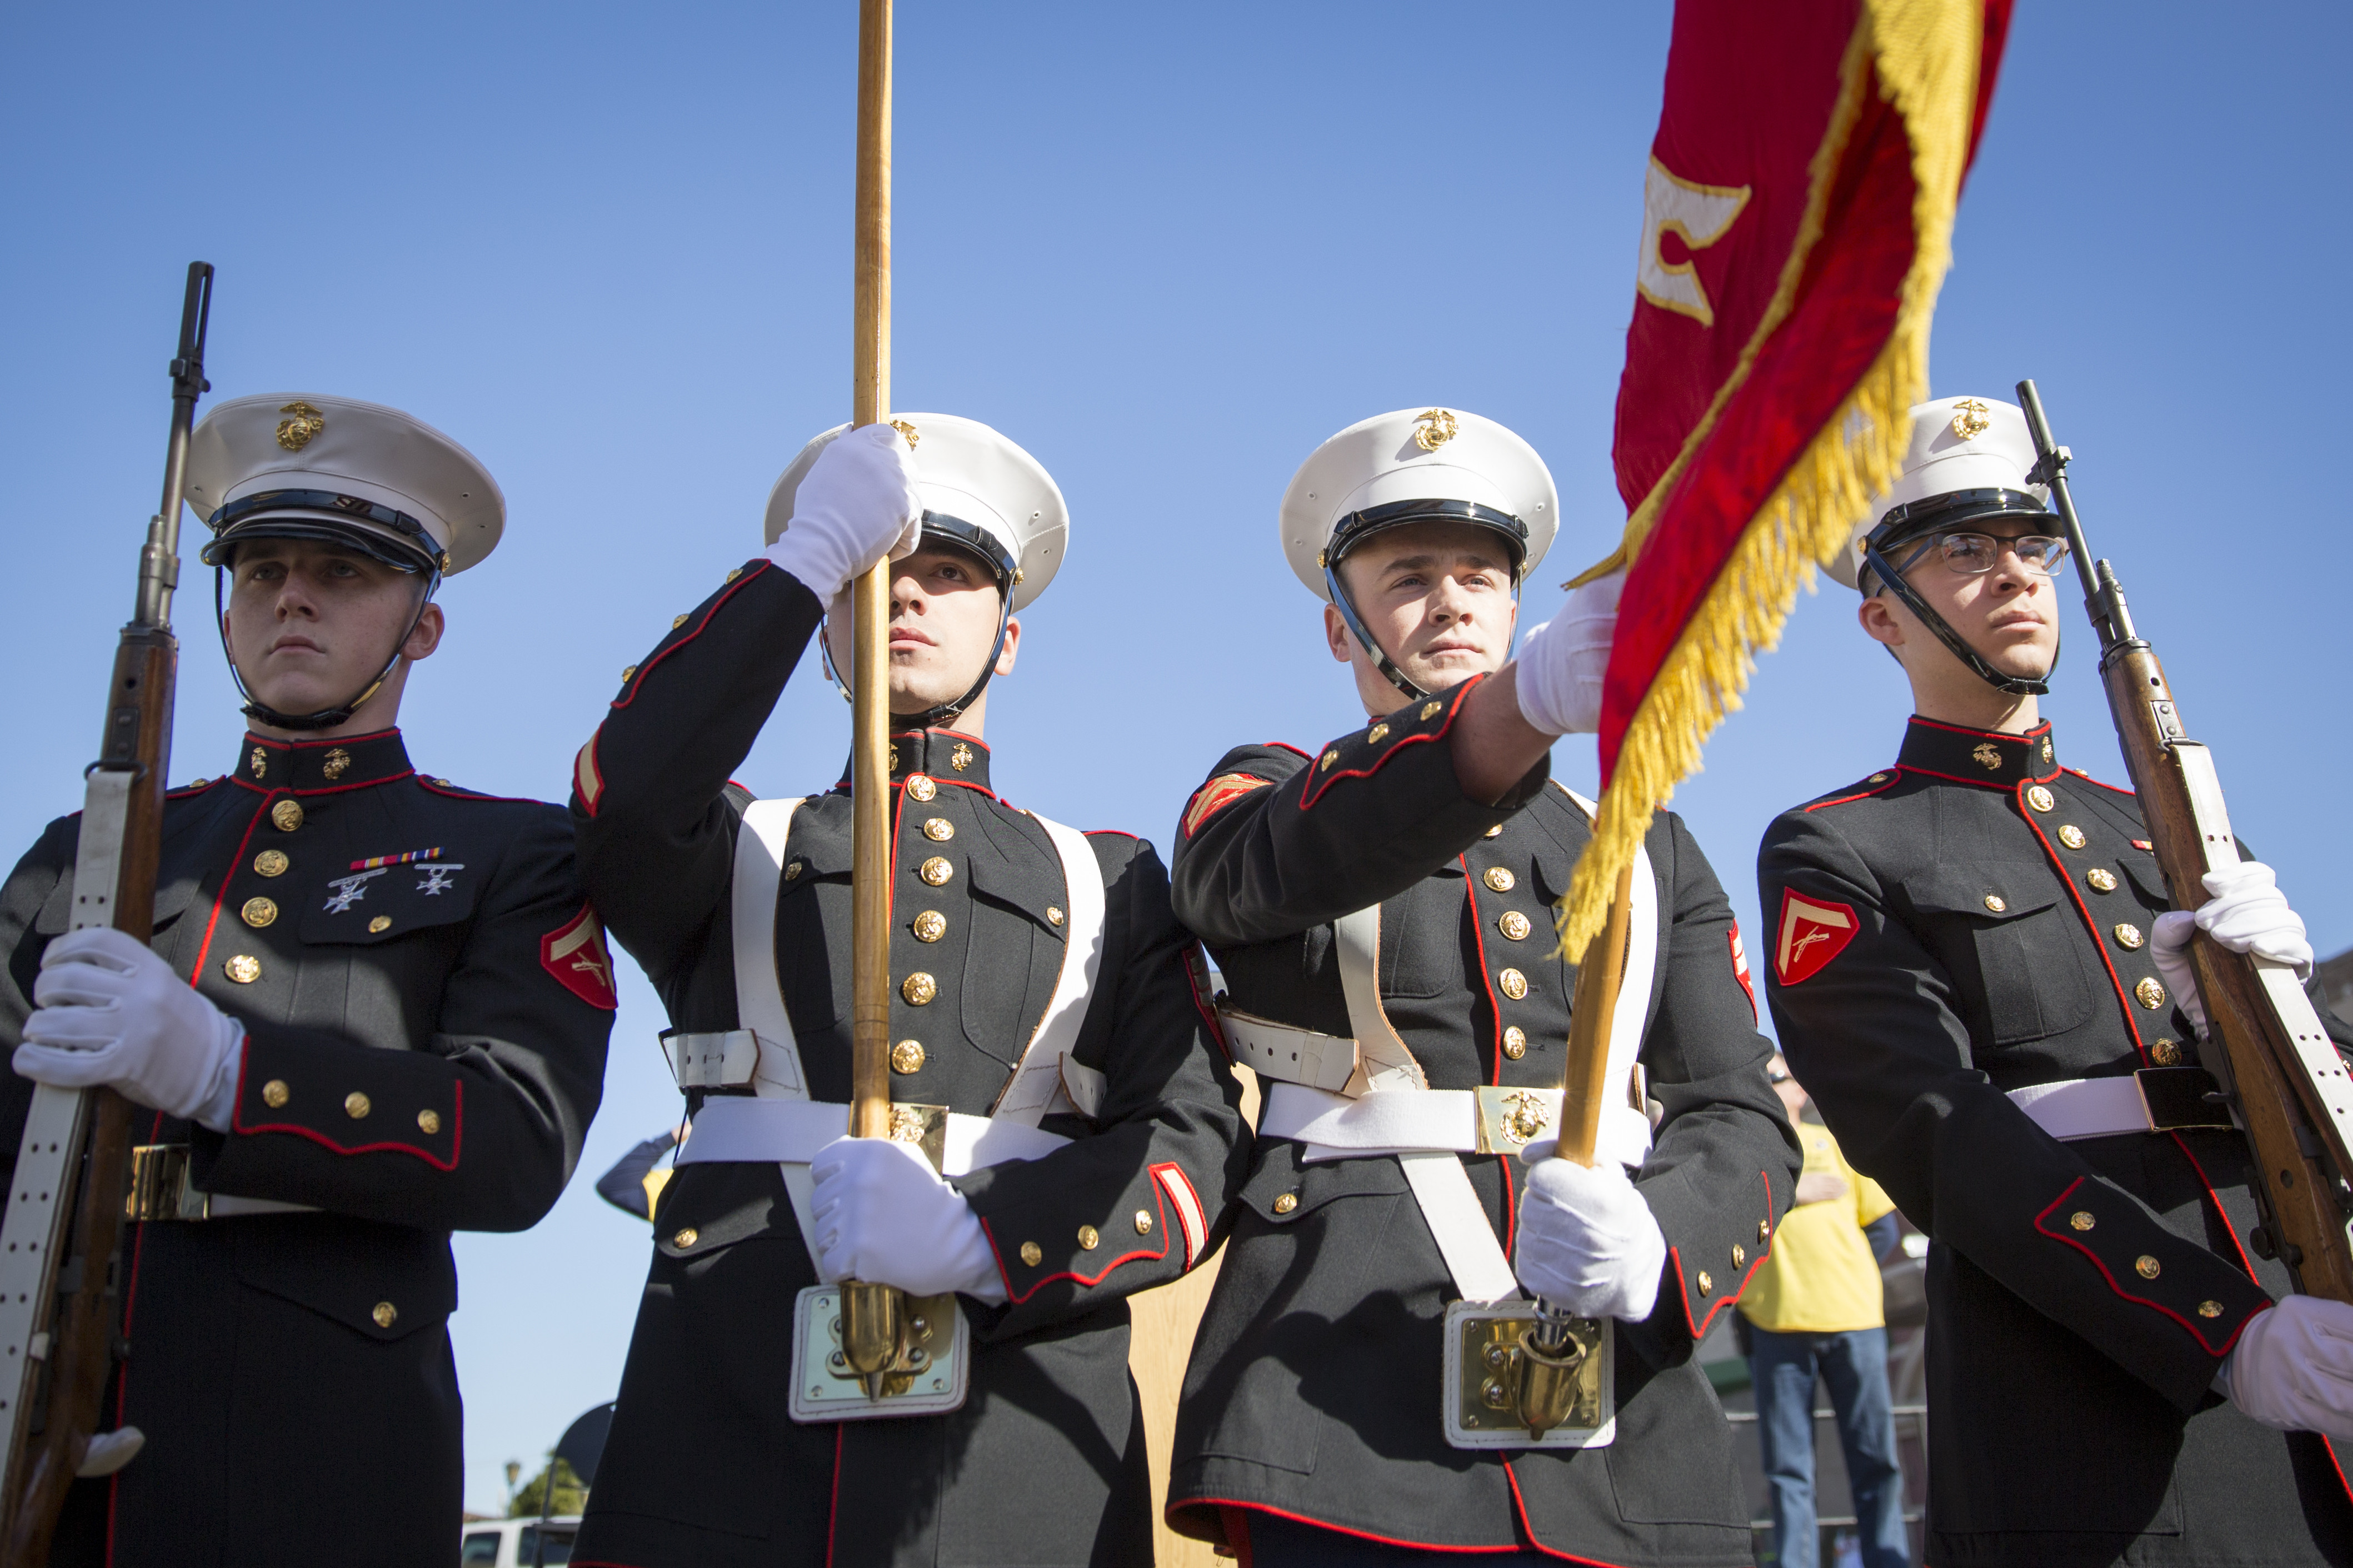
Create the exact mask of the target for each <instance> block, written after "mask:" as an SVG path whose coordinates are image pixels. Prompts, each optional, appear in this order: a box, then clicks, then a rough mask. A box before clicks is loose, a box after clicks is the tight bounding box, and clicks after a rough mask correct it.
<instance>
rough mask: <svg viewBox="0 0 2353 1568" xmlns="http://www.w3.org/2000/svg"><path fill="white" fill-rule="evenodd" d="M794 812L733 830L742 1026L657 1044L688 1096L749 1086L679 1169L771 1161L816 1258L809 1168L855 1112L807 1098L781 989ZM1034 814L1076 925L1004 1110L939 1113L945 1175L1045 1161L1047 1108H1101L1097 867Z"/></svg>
mask: <svg viewBox="0 0 2353 1568" xmlns="http://www.w3.org/2000/svg"><path fill="white" fill-rule="evenodd" d="M800 804H801V803H800V802H799V801H798V800H797V799H795V800H761V801H754V802H753V803H752V805H750V806H749V807H747V808H746V809H745V811H744V821H743V824H742V826H741V828H740V829H739V830H738V832H737V834H736V838H735V866H734V876H733V888H732V889H731V911H732V913H733V924H734V937H735V940H734V959H735V1016H736V1022H737V1023H738V1024H739V1025H740V1026H741V1027H739V1028H734V1029H730V1030H726V1031H724V1032H717V1033H704V1034H672V1035H669V1036H666V1037H664V1038H663V1040H662V1050H663V1053H664V1054H665V1055H666V1056H668V1057H669V1058H670V1071H671V1072H672V1074H673V1075H674V1076H675V1077H676V1078H677V1079H678V1085H679V1087H680V1088H681V1089H731V1088H742V1087H746V1086H748V1087H749V1088H750V1089H751V1090H752V1095H751V1096H750V1097H745V1096H743V1095H713V1096H712V1097H711V1098H709V1099H707V1100H704V1101H703V1104H702V1110H700V1111H699V1112H697V1113H696V1115H695V1118H694V1125H693V1128H692V1129H691V1132H690V1133H689V1135H688V1137H687V1140H686V1142H684V1143H682V1144H681V1145H680V1147H679V1152H678V1158H677V1163H679V1164H681V1165H703V1164H718V1163H765V1162H768V1161H774V1162H776V1164H777V1165H779V1166H780V1167H781V1168H782V1170H783V1173H784V1178H785V1190H786V1193H787V1194H790V1196H791V1198H792V1203H793V1216H794V1218H795V1219H797V1220H798V1221H799V1222H800V1230H801V1239H802V1241H803V1242H804V1244H806V1245H807V1247H808V1248H809V1258H810V1261H811V1262H812V1263H814V1262H815V1261H816V1258H817V1222H816V1217H815V1215H814V1214H813V1213H812V1211H811V1208H810V1202H809V1199H810V1192H811V1189H812V1183H811V1181H810V1178H809V1161H810V1160H811V1159H813V1158H814V1157H815V1156H816V1154H817V1152H818V1150H819V1149H822V1148H824V1147H825V1146H826V1145H827V1144H828V1143H830V1142H833V1141H834V1140H835V1139H837V1138H839V1137H842V1136H844V1135H845V1134H846V1133H847V1132H848V1131H849V1107H848V1106H847V1105H837V1104H834V1103H831V1102H829V1101H826V1100H811V1099H809V1097H808V1079H807V1075H806V1074H805V1073H804V1072H803V1071H802V1070H801V1058H800V1046H799V1043H798V1041H797V1039H796V1038H795V1037H794V1034H793V1022H792V1017H791V1016H790V1014H788V1013H787V1012H786V1008H785V997H784V992H783V991H782V989H781V988H780V987H779V986H778V984H777V982H776V893H777V889H778V887H779V886H780V880H781V877H782V874H783V868H784V863H785V844H786V838H787V837H788V836H789V834H790V832H791V829H792V819H793V813H794V811H795V810H796V809H797V807H798V806H799V805H800ZM1031 816H1032V818H1033V819H1034V820H1035V821H1036V822H1037V824H1038V826H1040V827H1042V828H1044V829H1045V830H1046V836H1047V837H1048V838H1049V839H1050V840H1051V841H1052V843H1053V846H1054V852H1055V855H1056V857H1057V858H1059V859H1060V861H1061V864H1062V880H1063V882H1064V884H1065V886H1064V890H1063V898H1064V899H1065V900H1066V908H1067V909H1068V910H1069V921H1068V923H1067V924H1066V925H1065V926H1064V927H1063V930H1064V931H1065V933H1066V936H1065V942H1066V945H1065V946H1064V948H1063V951H1062V964H1061V970H1060V974H1059V975H1058V976H1057V977H1056V980H1055V984H1054V994H1053V996H1052V998H1051V999H1050V1000H1049V1001H1048V1003H1047V1004H1046V1011H1045V1013H1044V1014H1043V1015H1042V1016H1040V1017H1039V1021H1038V1027H1037V1029H1036V1031H1035V1032H1034V1033H1033V1034H1032V1035H1031V1036H1030V1037H1029V1046H1028V1047H1027V1048H1026V1049H1025V1050H1024V1051H1023V1052H1022V1056H1021V1059H1020V1061H1019V1062H1018V1063H1017V1064H1015V1066H1014V1069H1013V1074H1012V1076H1011V1077H1010V1078H1008V1079H1007V1080H1006V1085H1005V1088H1004V1089H1003V1091H1002V1092H1001V1093H999V1095H998V1096H997V1106H996V1109H995V1110H993V1111H991V1113H990V1114H988V1115H987V1116H968V1115H965V1113H964V1112H962V1111H949V1112H946V1113H944V1115H938V1116H935V1117H934V1121H936V1122H937V1123H938V1124H939V1127H938V1131H939V1135H940V1137H939V1144H938V1146H937V1147H936V1148H935V1149H934V1154H935V1156H936V1158H937V1161H938V1163H939V1168H940V1172H941V1173H942V1174H943V1175H949V1176H961V1175H965V1174H967V1173H970V1172H973V1171H977V1170H982V1169H985V1168H986V1167H987V1166H990V1165H997V1164H1003V1163H1006V1162H1008V1161H1011V1160H1035V1159H1038V1158H1039V1157H1041V1156H1043V1155H1045V1154H1049V1153H1051V1152H1053V1151H1054V1150H1056V1149H1059V1148H1060V1147H1061V1146H1062V1145H1063V1144H1065V1143H1068V1142H1070V1140H1069V1139H1067V1138H1064V1137H1062V1136H1060V1134H1058V1133H1053V1132H1048V1131H1044V1130H1042V1129H1041V1128H1039V1125H1038V1123H1039V1120H1040V1119H1041V1118H1043V1117H1044V1116H1045V1115H1046V1114H1047V1112H1049V1111H1050V1110H1076V1111H1078V1112H1081V1113H1082V1114H1084V1115H1087V1116H1090V1117H1092V1116H1093V1115H1095V1114H1096V1113H1097V1112H1098V1111H1099V1110H1101V1108H1102V1104H1103V1087H1104V1085H1103V1074H1102V1073H1101V1072H1098V1071H1096V1070H1095V1069H1094V1068H1090V1067H1088V1066H1086V1065H1085V1064H1084V1063H1082V1062H1081V1061H1079V1060H1078V1059H1077V1058H1075V1057H1073V1056H1072V1055H1071V1051H1072V1049H1073V1048H1074V1047H1076V1046H1077V1045H1078V1040H1079V1028H1080V1026H1081V1025H1082V1024H1083V1023H1085V1021H1086V1016H1087V1004H1088V1002H1089V1000H1090V999H1091V998H1092V995H1093V993H1094V986H1095V981H1096V977H1097V974H1098V972H1099V971H1100V970H1101V968H1102V965H1103V873H1102V869H1101V867H1100V865H1099V864H1098V862H1097V861H1096V859H1095V855H1094V849H1093V847H1092V846H1090V845H1089V844H1088V843H1087V839H1086V835H1084V834H1083V833H1081V832H1079V831H1078V830H1077V829H1075V828H1070V827H1065V826H1062V825H1061V824H1060V823H1059V822H1049V821H1048V820H1047V819H1046V818H1044V817H1042V816H1037V815H1036V814H1035V813H1032V814H1031ZM895 1120H896V1119H895V1118H894V1121H895Z"/></svg>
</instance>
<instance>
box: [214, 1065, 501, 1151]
mask: <svg viewBox="0 0 2353 1568" xmlns="http://www.w3.org/2000/svg"><path fill="white" fill-rule="evenodd" d="M250 1048H251V1042H250V1041H249V1040H248V1049H250ZM449 1091H450V1094H451V1096H452V1104H451V1108H450V1111H449V1158H448V1159H447V1160H446V1161H445V1160H438V1159H436V1158H434V1156H433V1155H432V1154H430V1153H428V1152H427V1151H425V1150H423V1149H419V1148H418V1147H417V1145H416V1144H414V1143H358V1144H354V1145H353V1146H352V1147H350V1148H345V1147H344V1146H343V1144H341V1143H338V1142H335V1141H334V1140H333V1139H332V1138H330V1137H328V1136H327V1135H326V1134H325V1133H323V1132H321V1131H318V1130H317V1129H315V1128H310V1127H303V1126H301V1125H299V1124H297V1123H295V1122H291V1121H284V1122H280V1121H264V1122H259V1123H256V1124H255V1125H254V1126H251V1127H248V1126H247V1125H246V1124H245V1106H244V1104H243V1102H242V1099H241V1098H240V1100H239V1103H238V1105H237V1112H236V1114H235V1115H234V1116H233V1117H231V1118H230V1120H229V1131H232V1132H238V1133H243V1134H246V1135H248V1136H250V1135H252V1134H254V1133H259V1132H291V1133H293V1134H294V1135H295V1136H296V1137H298V1138H308V1139H309V1140H310V1141H311V1142H313V1143H316V1144H318V1145H319V1146H320V1147H321V1148H322V1149H325V1150H327V1151H328V1152H331V1153H335V1154H414V1155H416V1156H417V1158H418V1159H420V1160H422V1161H424V1162H425V1163H427V1164H428V1165H430V1166H432V1167H433V1168H434V1169H435V1170H437V1171H454V1170H456V1169H457V1168H458V1154H459V1151H460V1150H461V1149H463V1148H464V1147H465V1142H466V1080H465V1079H458V1080H457V1081H456V1082H454V1083H452V1084H451V1085H450V1086H449ZM237 1092H238V1094H239V1096H240V1097H242V1096H243V1094H244V1092H245V1068H244V1067H243V1066H242V1065H240V1066H239V1067H238V1068H237Z"/></svg>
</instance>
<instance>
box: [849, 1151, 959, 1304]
mask: <svg viewBox="0 0 2353 1568" xmlns="http://www.w3.org/2000/svg"><path fill="white" fill-rule="evenodd" d="M809 1174H810V1175H811V1176H813V1177H815V1178H816V1180H817V1186H816V1190H815V1191H814V1192H813V1193H811V1194H810V1195H809V1209H810V1212H811V1213H812V1215H814V1216H815V1217H816V1220H817V1260H818V1273H819V1274H821V1275H823V1276H824V1278H825V1279H826V1280H827V1281H828V1283H830V1282H832V1281H834V1280H837V1279H860V1280H863V1281H865V1282H866V1283H867V1284H869V1285H896V1286H897V1287H898V1288H899V1289H902V1290H904V1291H906V1292H907V1293H908V1294H909V1295H911V1296H937V1295H939V1294H941V1293H942V1292H944V1291H948V1290H960V1291H962V1292H963V1293H964V1294H965V1295H967V1296H970V1297H973V1298H975V1299H976V1300H981V1301H985V1302H987V1303H988V1304H989V1305H990V1306H997V1305H998V1304H1000V1303H1002V1302H1003V1301H1004V1300H1005V1282H1004V1279H1003V1278H1002V1277H1001V1276H1000V1275H999V1274H998V1273H997V1254H996V1252H995V1251H994V1250H992V1249H991V1248H990V1247H989V1245H988V1235H987V1232H986V1231H984V1230H982V1229H981V1227H980V1217H979V1216H978V1215H976V1214H974V1213H973V1212H972V1205H970V1204H968V1203H966V1202H965V1199H964V1194H962V1193H960V1192H957V1191H956V1190H955V1188H954V1187H952V1186H950V1185H948V1184H947V1183H945V1182H944V1181H942V1180H941V1179H940V1173H938V1172H937V1171H934V1170H933V1169H932V1163H931V1162H930V1161H929V1160H926V1159H924V1158H923V1154H922V1152H920V1151H918V1150H917V1149H916V1148H915V1147H914V1145H913V1144H912V1143H902V1142H898V1141H897V1140H896V1139H892V1138H837V1139H835V1140H834V1141H833V1142H830V1143H828V1144H827V1145H826V1146H825V1147H824V1148H822V1149H820V1150H818V1152H817V1158H816V1159H815V1160H813V1161H811V1162H810V1163H809Z"/></svg>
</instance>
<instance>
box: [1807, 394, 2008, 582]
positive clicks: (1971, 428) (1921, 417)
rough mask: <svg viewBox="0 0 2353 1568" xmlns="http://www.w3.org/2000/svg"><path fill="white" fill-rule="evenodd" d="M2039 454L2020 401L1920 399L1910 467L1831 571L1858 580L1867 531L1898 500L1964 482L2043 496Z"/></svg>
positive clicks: (1953, 489)
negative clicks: (2037, 478)
mask: <svg viewBox="0 0 2353 1568" xmlns="http://www.w3.org/2000/svg"><path fill="white" fill-rule="evenodd" d="M2034 460H2035V459H2034V437H2033V436H2032V435H2031V434H2030V433H2029V432H2028V430H2027V427H2026V414H2025V412H2024V410H2022V409H2021V408H2019V407H2018V406H2017V405H2015V404H2010V403H2000V402H1997V401H1995V400H1994V399H1992V398H1989V397H1939V398H1936V399H1935V400H1933V401H1931V402H1927V403H1921V404H1915V405H1914V406H1913V409H1912V441H1911V445H1910V446H1909V447H1907V448H1906V449H1905V454H1904V471H1903V473H1902V474H1901V476H1899V477H1898V478H1897V479H1896V481H1895V483H1894V485H1893V486H1892V487H1890V488H1889V489H1888V491H1887V493H1886V494H1885V495H1883V496H1881V497H1879V498H1878V499H1877V500H1873V502H1872V503H1871V510H1869V511H1868V512H1866V513H1865V514H1864V515H1863V519H1862V521H1861V522H1859V523H1857V524H1856V525H1855V530H1854V536H1853V537H1852V539H1850V540H1849V541H1848V542H1847V547H1846V548H1845V549H1844V550H1842V551H1841V552H1839V554H1838V557H1837V559H1835V560H1833V561H1832V562H1831V563H1830V565H1829V567H1828V570H1829V572H1830V574H1831V576H1833V577H1835V578H1837V579H1838V580H1839V581H1840V582H1841V583H1843V584H1846V585H1847V586H1848V587H1850V588H1852V587H1853V586H1855V584H1857V582H1858V581H1860V579H1861V577H1862V543H1863V540H1864V538H1865V537H1866V536H1868V535H1869V534H1870V532H1871V531H1872V530H1873V529H1875V528H1877V527H1878V526H1879V525H1880V524H1881V523H1882V522H1883V521H1886V519H1887V514H1888V513H1890V512H1892V511H1894V510H1895V509H1896V508H1898V507H1911V506H1913V505H1915V504H1916V503H1917V502H1920V501H1924V500H1933V499H1934V498H1936V497H1937V496H1944V495H1953V494H1957V493H1958V492H1961V491H1964V490H2008V491H2010V493H2011V494H2012V495H2013V496H2018V495H2026V496H2031V497H2033V498H2034V499H2035V500H2037V501H2043V500H2046V498H2047V487H2045V486H2042V485H2030V484H2028V483H2027V482H2026V476H2027V475H2028V474H2029V473H2031V472H2032V471H2033V468H2034Z"/></svg>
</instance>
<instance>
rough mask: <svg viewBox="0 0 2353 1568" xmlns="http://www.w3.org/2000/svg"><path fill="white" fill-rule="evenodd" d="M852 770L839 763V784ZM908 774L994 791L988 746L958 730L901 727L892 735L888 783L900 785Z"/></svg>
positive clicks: (843, 784) (844, 785) (846, 781)
mask: <svg viewBox="0 0 2353 1568" xmlns="http://www.w3.org/2000/svg"><path fill="white" fill-rule="evenodd" d="M852 771H853V769H852V766H851V764H850V763H843V764H842V765H841V785H840V787H842V788H844V789H847V788H849V780H850V774H851V773H852ZM912 773H928V774H930V775H931V776H932V777H933V778H935V779H940V780H944V781H945V782H947V783H951V784H971V785H972V786H974V787H975V788H976V789H980V790H983V791H987V793H989V794H995V793H996V792H995V791H994V790H990V789H989V784H988V747H987V745H985V744H984V743H982V742H981V741H980V739H979V737H977V736H975V735H967V734H965V733H963V732H962V731H955V730H905V731H900V732H898V733H896V734H894V735H892V737H891V782H892V784H904V783H906V782H907V778H908V775H910V774H912Z"/></svg>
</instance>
